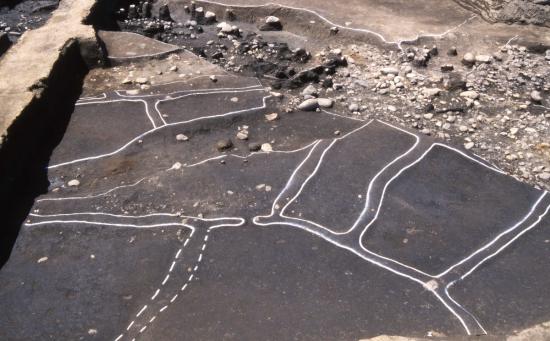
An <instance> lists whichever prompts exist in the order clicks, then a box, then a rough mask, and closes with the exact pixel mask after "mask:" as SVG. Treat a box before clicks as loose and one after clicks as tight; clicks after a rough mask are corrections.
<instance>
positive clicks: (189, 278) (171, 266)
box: [115, 217, 245, 341]
mask: <svg viewBox="0 0 550 341" xmlns="http://www.w3.org/2000/svg"><path fill="white" fill-rule="evenodd" d="M203 220H205V221H215V220H238V222H237V223H234V224H231V223H225V224H219V225H214V226H211V227H209V228H208V229H207V230H206V234H205V236H204V239H203V244H202V246H201V248H200V250H201V251H200V252H199V256H198V257H197V260H196V261H195V264H193V266H191V267H190V268H192V270H191V274H190V275H189V277H188V278H187V280H186V281H185V282H184V284H183V286H182V287H181V288H180V289H179V293H176V294H174V295H171V294H170V295H168V296H171V298H170V301H169V303H168V304H167V305H164V306H163V307H162V308H160V309H159V310H158V312H157V313H156V314H155V315H153V316H152V317H151V318H150V319H149V320H148V322H146V324H145V325H143V326H142V328H141V329H140V330H139V333H140V334H141V333H143V331H145V329H146V328H147V327H149V326H150V325H151V324H152V323H153V322H154V321H155V320H156V318H157V316H158V314H160V313H162V312H164V311H165V310H166V309H167V308H168V307H169V305H171V304H173V303H174V302H175V301H176V300H177V298H178V297H179V294H180V293H181V292H184V291H185V290H186V289H187V288H188V286H189V284H190V283H191V281H192V280H193V278H194V277H195V274H196V273H197V271H198V269H199V265H200V263H201V261H202V260H203V255H204V252H205V250H206V245H207V242H208V236H209V233H210V232H211V231H212V230H213V229H215V228H218V227H222V226H235V227H238V226H242V225H244V223H245V220H244V219H242V218H234V217H231V218H214V219H203ZM194 232H195V230H194V231H193V232H192V233H191V235H190V236H189V237H188V238H187V239H186V240H185V242H184V243H183V246H182V247H180V248H179V249H178V251H177V252H176V254H175V256H174V258H173V260H172V263H171V265H170V267H169V269H168V273H167V274H166V276H165V277H164V280H163V281H162V283H161V285H160V286H159V287H158V288H157V289H156V290H155V293H154V295H153V296H152V297H151V298H150V300H151V301H154V300H155V299H156V297H157V296H158V295H159V293H160V292H161V289H162V287H164V286H165V285H166V283H167V282H168V279H169V278H171V277H170V274H171V273H172V271H173V269H174V267H175V265H176V263H177V261H178V259H179V257H180V254H181V252H182V250H183V249H184V248H185V247H186V246H187V244H188V243H189V241H190V239H191V238H192V237H193V234H194ZM147 307H148V305H147V304H145V305H144V306H143V307H142V308H141V310H140V311H139V312H138V313H137V314H136V315H135V317H136V319H137V318H138V317H139V316H140V315H141V314H142V313H143V311H145V309H147ZM136 319H134V320H132V321H131V322H130V324H129V326H128V328H127V329H126V330H127V331H129V330H130V329H131V327H132V326H133V325H135V323H136ZM122 337H124V333H122V334H120V335H119V336H118V337H117V338H116V339H115V341H116V340H120V339H121V338H122Z"/></svg>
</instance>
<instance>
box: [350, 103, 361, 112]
mask: <svg viewBox="0 0 550 341" xmlns="http://www.w3.org/2000/svg"><path fill="white" fill-rule="evenodd" d="M348 109H349V111H352V112H355V111H359V104H357V103H352V104H350V105H349V106H348Z"/></svg>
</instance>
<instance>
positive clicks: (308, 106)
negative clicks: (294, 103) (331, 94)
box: [298, 98, 319, 111]
mask: <svg viewBox="0 0 550 341" xmlns="http://www.w3.org/2000/svg"><path fill="white" fill-rule="evenodd" d="M318 107H319V101H318V100H317V99H316V98H311V99H306V100H305V101H303V102H302V103H300V105H298V109H299V110H302V111H314V110H316V109H317V108H318Z"/></svg>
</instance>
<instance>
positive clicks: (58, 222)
mask: <svg viewBox="0 0 550 341" xmlns="http://www.w3.org/2000/svg"><path fill="white" fill-rule="evenodd" d="M49 224H87V225H102V226H114V227H135V228H142V229H149V228H155V227H169V226H183V227H187V228H190V229H194V227H193V226H191V225H187V224H181V223H169V224H144V225H137V224H121V223H104V222H97V221H86V220H46V221H40V222H36V223H25V225H26V226H39V225H49Z"/></svg>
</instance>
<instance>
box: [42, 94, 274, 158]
mask: <svg viewBox="0 0 550 341" xmlns="http://www.w3.org/2000/svg"><path fill="white" fill-rule="evenodd" d="M270 97H271V96H264V97H263V98H262V102H263V105H261V106H259V107H254V108H248V109H243V110H236V111H231V112H228V113H224V114H219V115H211V116H201V117H197V118H194V119H191V120H187V121H181V122H174V123H168V124H166V125H165V126H162V127H157V128H154V129H151V130H148V131H146V132H145V133H143V134H140V135H138V136H136V137H135V138H133V139H132V140H130V141H129V142H127V143H126V144H125V145H123V146H122V147H120V148H118V149H117V150H115V151H113V152H110V153H106V154H101V155H97V156H90V157H85V158H81V159H76V160H73V161H67V162H62V163H58V164H56V165H52V166H49V167H48V169H54V168H59V167H63V166H67V165H71V164H75V163H79V162H83V161H88V160H97V159H101V158H104V157H107V156H112V155H115V154H117V153H120V152H121V151H123V150H124V149H126V148H128V146H130V145H131V144H133V143H134V142H136V141H138V140H140V139H141V138H143V137H145V136H147V135H149V134H151V133H153V132H156V131H157V130H160V129H162V128H164V127H168V126H176V125H180V124H187V123H191V122H195V121H200V120H206V119H210V118H216V117H224V116H231V115H236V114H240V113H245V112H249V111H255V110H261V109H265V108H266V107H267V104H266V99H268V98H270Z"/></svg>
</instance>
